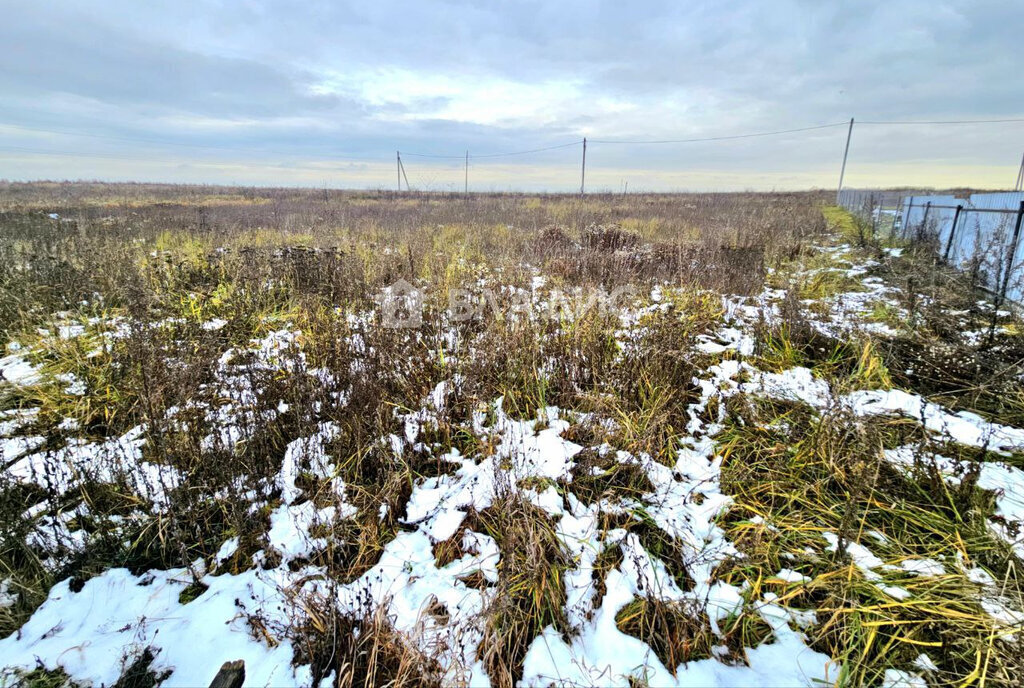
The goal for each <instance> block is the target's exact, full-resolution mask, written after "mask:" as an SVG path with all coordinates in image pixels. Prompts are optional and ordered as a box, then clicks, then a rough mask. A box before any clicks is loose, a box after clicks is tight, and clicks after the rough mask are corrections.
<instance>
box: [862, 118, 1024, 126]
mask: <svg viewBox="0 0 1024 688" xmlns="http://www.w3.org/2000/svg"><path fill="white" fill-rule="evenodd" d="M1007 122H1024V118H1021V117H1018V118H1011V119H946V120H894V121H884V120H867V119H859V120H857V124H1003V123H1007Z"/></svg>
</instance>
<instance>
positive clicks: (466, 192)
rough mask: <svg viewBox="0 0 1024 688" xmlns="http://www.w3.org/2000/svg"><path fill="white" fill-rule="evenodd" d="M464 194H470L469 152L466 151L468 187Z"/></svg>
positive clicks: (464, 189) (466, 186)
mask: <svg viewBox="0 0 1024 688" xmlns="http://www.w3.org/2000/svg"><path fill="white" fill-rule="evenodd" d="M463 193H465V194H468V193H469V151H466V185H465V187H464V188H463Z"/></svg>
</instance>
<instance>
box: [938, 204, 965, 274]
mask: <svg viewBox="0 0 1024 688" xmlns="http://www.w3.org/2000/svg"><path fill="white" fill-rule="evenodd" d="M963 209H964V206H963V204H962V203H961V204H959V205H957V207H956V212H955V213H953V226H952V227H950V228H949V241H947V242H946V252H945V253H943V254H942V260H943V261H945V262H947V263H948V262H949V251H950V249H952V248H953V237H955V236H956V223H957V221H958V220H959V219H960V213H961V212H962V211H963Z"/></svg>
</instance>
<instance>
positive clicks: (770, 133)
mask: <svg viewBox="0 0 1024 688" xmlns="http://www.w3.org/2000/svg"><path fill="white" fill-rule="evenodd" d="M848 124H849V123H848V122H832V123H831V124H818V125H816V126H813V127H800V128H798V129H781V130H779V131H762V132H758V133H756V134H733V135H730V136H707V137H704V138H697V139H661V140H655V141H626V140H621V139H589V141H590V143H615V144H630V145H639V144H662V143H700V142H702V141H727V140H729V139H749V138H754V137H756V136H777V135H779V134H794V133H796V132H800V131H813V130H815V129H830V128H832V127H845V126H847V125H848Z"/></svg>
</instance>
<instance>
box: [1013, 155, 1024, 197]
mask: <svg viewBox="0 0 1024 688" xmlns="http://www.w3.org/2000/svg"><path fill="white" fill-rule="evenodd" d="M1013 190H1014V191H1024V155H1022V156H1021V158H1020V172H1018V173H1017V183H1016V184H1014V185H1013Z"/></svg>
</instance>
